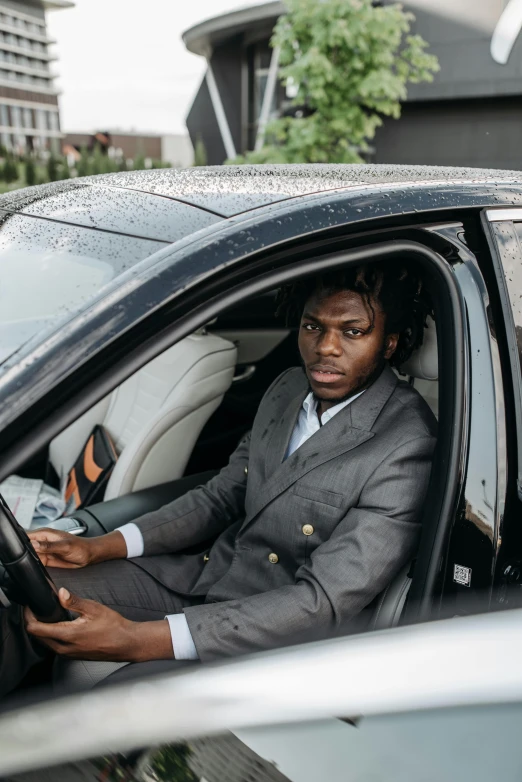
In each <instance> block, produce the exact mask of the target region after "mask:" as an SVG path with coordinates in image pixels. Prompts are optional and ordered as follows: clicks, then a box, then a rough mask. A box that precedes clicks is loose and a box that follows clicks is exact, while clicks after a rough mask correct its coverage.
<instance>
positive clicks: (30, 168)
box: [25, 155, 36, 187]
mask: <svg viewBox="0 0 522 782" xmlns="http://www.w3.org/2000/svg"><path fill="white" fill-rule="evenodd" d="M25 184H26V185H27V187H32V185H36V166H35V164H34V160H33V158H32V157H31V156H30V155H29V156H28V157H26V159H25Z"/></svg>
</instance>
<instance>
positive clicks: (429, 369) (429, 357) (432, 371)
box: [400, 317, 439, 380]
mask: <svg viewBox="0 0 522 782" xmlns="http://www.w3.org/2000/svg"><path fill="white" fill-rule="evenodd" d="M426 323H427V326H426V328H425V329H424V342H423V343H422V345H421V346H420V348H417V350H415V351H414V352H413V353H412V354H411V356H410V358H409V359H408V361H406V362H405V363H404V364H403V365H402V366H401V369H400V371H401V373H402V374H404V375H409V376H410V377H418V378H421V379H422V380H437V379H438V377H439V360H438V354H437V329H436V327H435V321H434V320H433V318H431V317H428V319H427V321H426Z"/></svg>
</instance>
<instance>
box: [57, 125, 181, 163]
mask: <svg viewBox="0 0 522 782" xmlns="http://www.w3.org/2000/svg"><path fill="white" fill-rule="evenodd" d="M96 146H99V147H100V148H101V149H102V150H103V151H106V152H107V154H109V155H111V156H112V157H115V158H124V159H126V160H136V158H141V157H142V158H145V161H146V162H147V164H148V165H151V164H152V162H153V161H162V162H163V163H169V164H170V165H171V166H174V167H176V168H186V167H187V166H191V165H192V162H193V157H194V153H193V149H192V144H191V142H190V138H189V137H188V135H182V134H178V135H176V134H167V135H161V134H153V133H151V134H147V133H125V132H123V131H120V130H111V131H108V130H104V131H99V132H95V133H92V134H90V133H67V134H66V135H65V136H64V138H63V152H64V154H65V155H70V154H71V153H72V154H73V155H74V154H75V152H76V153H79V152H81V150H82V149H84V148H85V149H87V150H89V151H93V150H94V148H95V147H96Z"/></svg>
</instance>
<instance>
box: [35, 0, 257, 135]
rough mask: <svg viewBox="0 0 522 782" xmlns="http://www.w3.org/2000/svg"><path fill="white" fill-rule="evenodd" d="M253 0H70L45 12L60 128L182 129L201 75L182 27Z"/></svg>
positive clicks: (201, 62)
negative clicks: (53, 58)
mask: <svg viewBox="0 0 522 782" xmlns="http://www.w3.org/2000/svg"><path fill="white" fill-rule="evenodd" d="M259 4H260V3H259V0H250V1H249V0H140V1H139V2H138V0H76V6H75V8H71V9H67V10H60V11H49V12H48V13H47V24H48V31H49V35H50V36H51V37H52V38H56V39H57V41H58V42H57V44H56V46H55V47H54V53H55V54H56V55H57V56H58V58H59V59H58V61H57V62H55V63H53V68H54V70H55V71H56V72H57V73H58V74H59V78H58V79H57V81H56V85H57V87H58V88H59V89H61V90H62V94H61V96H60V110H61V122H62V128H63V130H64V131H65V132H73V131H90V132H92V131H93V130H115V129H116V128H119V129H122V130H127V131H128V130H136V131H149V132H150V131H154V132H157V133H184V132H186V128H185V117H186V115H187V113H188V111H189V108H190V105H191V102H192V99H193V97H194V95H195V93H196V91H197V89H198V86H199V83H200V81H201V79H202V78H203V74H204V72H205V62H204V60H203V58H202V57H198V56H196V55H194V54H190V53H189V52H187V50H186V49H185V46H184V44H183V41H182V40H181V34H182V32H183V31H184V30H186V29H187V28H189V27H192V26H193V25H195V24H198V23H199V22H202V21H204V20H205V19H208V18H210V17H214V16H218V15H220V14H222V13H226V12H227V11H233V10H234V9H237V8H244V7H246V6H254V5H259Z"/></svg>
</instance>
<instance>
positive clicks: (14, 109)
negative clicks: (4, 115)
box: [11, 106, 23, 128]
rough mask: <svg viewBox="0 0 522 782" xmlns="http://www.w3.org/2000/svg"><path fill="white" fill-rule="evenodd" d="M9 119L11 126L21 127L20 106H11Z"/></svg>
mask: <svg viewBox="0 0 522 782" xmlns="http://www.w3.org/2000/svg"><path fill="white" fill-rule="evenodd" d="M11 119H12V122H13V127H15V128H21V127H23V126H22V111H21V109H20V106H11Z"/></svg>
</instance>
